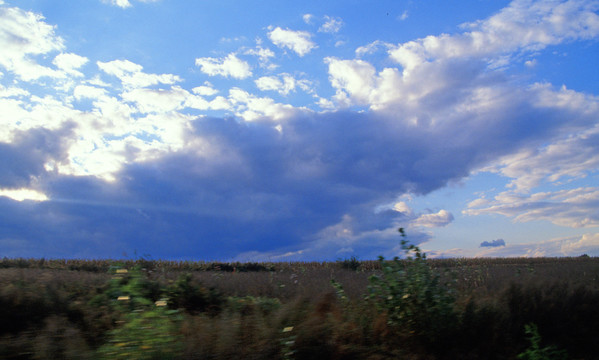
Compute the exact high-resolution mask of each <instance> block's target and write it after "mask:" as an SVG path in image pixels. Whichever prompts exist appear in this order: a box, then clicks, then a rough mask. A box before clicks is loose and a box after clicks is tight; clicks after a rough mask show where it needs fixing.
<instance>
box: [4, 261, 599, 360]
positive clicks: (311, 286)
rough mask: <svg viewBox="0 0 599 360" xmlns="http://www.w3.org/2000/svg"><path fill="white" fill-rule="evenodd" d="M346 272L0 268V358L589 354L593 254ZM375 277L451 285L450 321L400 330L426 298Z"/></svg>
mask: <svg viewBox="0 0 599 360" xmlns="http://www.w3.org/2000/svg"><path fill="white" fill-rule="evenodd" d="M356 262H357V260H356V259H349V261H348V262H345V261H343V260H339V261H336V262H294V263H248V264H243V263H217V262H197V263H194V262H174V261H160V260H145V259H141V260H135V261H133V260H126V261H121V260H117V261H112V260H61V259H7V258H4V259H2V260H0V358H2V359H77V358H89V359H96V358H101V357H105V358H108V357H111V356H112V357H113V358H114V356H116V355H119V356H121V355H122V356H129V358H133V355H127V354H129V353H128V352H127V351H129V350H131V349H134V350H131V351H132V353H136V354H138V353H140V352H141V351H142V350H145V354H149V355H148V356H150V355H151V354H155V355H151V356H154V358H164V357H165V356H170V357H171V358H180V359H231V358H242V359H290V358H293V359H314V358H319V359H395V358H408V359H435V358H438V359H456V358H460V359H481V358H484V359H514V358H516V357H517V355H518V354H523V353H526V351H529V350H530V351H534V349H535V348H532V347H531V340H530V338H531V336H530V330H529V334H527V333H526V329H527V328H526V327H527V326H530V324H535V325H536V326H537V331H538V333H539V334H541V335H542V342H541V343H540V345H539V347H537V348H536V349H537V350H538V351H542V350H543V349H545V348H547V349H563V350H564V351H566V352H567V353H568V354H569V356H570V357H571V358H573V359H592V358H597V355H596V354H599V343H598V342H597V341H596V340H595V339H596V337H597V335H599V333H598V331H599V330H598V329H597V326H596V324H598V323H599V307H597V304H599V259H598V258H589V257H584V258H536V259H528V258H527V259H522V258H521V259H439V260H437V259H426V258H425V257H424V258H422V259H421V260H418V261H414V260H408V259H397V260H390V261H387V260H383V261H359V262H357V263H356ZM414 264H416V265H414ZM385 267H390V268H391V269H390V271H388V270H389V269H387V270H386V269H385ZM410 268H412V270H410ZM116 269H127V270H128V272H127V273H120V275H119V274H117V272H116ZM385 276H387V277H388V278H387V280H388V281H389V282H391V283H392V282H396V283H402V284H403V285H402V286H403V287H401V286H400V287H395V289H403V290H406V289H409V290H406V291H407V292H406V293H402V295H401V297H400V298H403V296H405V295H409V296H408V297H407V298H406V299H409V298H410V297H411V296H413V295H417V294H418V291H420V290H423V291H424V292H423V294H421V295H422V296H423V299H426V296H428V295H427V292H428V294H429V295H433V298H431V299H434V296H437V298H438V296H441V295H443V294H444V292H443V291H445V290H444V289H446V288H445V284H447V283H448V282H450V283H451V289H452V293H451V295H452V299H453V300H451V301H450V302H445V303H444V305H443V306H442V307H443V309H445V310H443V311H447V309H448V308H447V307H446V306H449V305H450V307H451V314H450V315H451V317H452V320H451V321H448V320H447V319H445V320H443V316H440V317H435V316H432V317H429V318H430V319H436V320H434V321H430V322H429V323H428V325H427V327H425V328H419V327H414V326H415V324H414V323H413V322H412V323H410V322H404V319H405V316H406V315H405V314H403V313H402V311H403V310H404V309H405V310H406V311H408V310H409V311H410V314H413V315H410V316H413V318H412V320H414V319H418V318H419V317H420V316H422V314H419V313H418V306H424V307H427V306H431V304H432V305H433V306H434V304H435V302H432V303H428V302H426V301H425V302H422V303H414V304H411V305H410V304H409V303H406V302H405V301H404V302H401V301H400V302H397V303H394V302H392V301H389V302H385V300H384V299H386V297H384V296H383V294H387V297H388V296H389V294H391V293H388V291H387V290H389V289H387V290H383V289H384V286H383V287H382V288H381V287H379V290H377V288H376V286H377V281H376V280H375V281H374V282H373V280H369V278H372V277H374V278H378V279H379V280H381V281H383V280H384V279H385ZM427 279H428V280H427ZM331 280H335V282H336V283H337V284H340V285H341V287H342V289H341V287H338V288H337V289H336V288H335V287H333V286H331ZM419 281H420V282H422V281H424V282H425V283H426V284H428V285H426V284H424V285H426V286H424V285H422V286H421V285H418V284H417V283H418V282H419ZM427 281H428V282H427ZM410 283H411V285H410ZM378 285H380V282H379V283H378ZM396 285H397V284H396ZM418 286H421V287H420V288H418ZM340 289H341V290H342V295H343V296H342V297H339V296H338V294H337V292H338V291H339V290H340ZM369 289H370V290H369ZM419 289H420V290H419ZM427 289H428V290H427ZM403 290H402V291H403ZM393 291H396V290H393ZM439 291H441V292H439ZM398 294H399V292H397V293H394V294H392V295H393V296H396V295H398ZM119 297H123V298H124V297H128V300H118V298H119ZM366 298H368V299H366ZM406 299H403V300H406ZM159 301H166V306H165V307H158V306H157V305H156V304H157V303H159ZM160 304H161V303H160ZM410 306H412V308H411V309H410ZM396 307H399V308H398V309H399V310H395V308H396ZM167 311H171V313H167ZM426 321H429V320H426ZM441 322H442V323H443V324H441ZM416 325H418V326H421V325H422V324H416ZM437 325H443V326H442V327H438V326H437ZM284 330H286V331H284ZM151 339H154V341H150V340H151ZM122 344H125V345H122ZM147 347H150V348H147ZM151 348H155V349H156V350H155V351H154V352H152V351H149V350H150V349H151ZM135 349H137V350H135ZM160 349H162V350H160ZM165 349H166V350H165ZM168 349H173V352H170V353H168V354H167V353H165V351H167V350H168ZM169 351H170V350H169ZM123 354H125V355H123ZM151 356H150V357H151Z"/></svg>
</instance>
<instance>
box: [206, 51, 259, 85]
mask: <svg viewBox="0 0 599 360" xmlns="http://www.w3.org/2000/svg"><path fill="white" fill-rule="evenodd" d="M196 66H199V67H200V70H201V71H202V72H203V73H205V74H208V75H210V76H216V75H221V76H224V77H232V78H235V79H245V78H248V77H250V76H252V71H251V69H250V65H249V64H248V63H247V62H246V61H243V60H241V59H239V58H238V57H237V55H235V54H229V55H227V56H226V57H225V58H221V59H217V58H211V57H204V58H197V59H196Z"/></svg>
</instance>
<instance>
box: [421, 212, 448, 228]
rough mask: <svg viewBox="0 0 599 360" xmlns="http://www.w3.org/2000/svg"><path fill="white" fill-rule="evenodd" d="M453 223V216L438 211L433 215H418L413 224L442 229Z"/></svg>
mask: <svg viewBox="0 0 599 360" xmlns="http://www.w3.org/2000/svg"><path fill="white" fill-rule="evenodd" d="M452 221H453V215H452V214H451V213H450V212H449V211H447V210H439V212H437V213H434V214H424V215H420V216H419V217H418V218H417V219H416V220H415V221H414V222H413V225H415V226H424V227H443V226H447V225H449V224H450V223H451V222H452Z"/></svg>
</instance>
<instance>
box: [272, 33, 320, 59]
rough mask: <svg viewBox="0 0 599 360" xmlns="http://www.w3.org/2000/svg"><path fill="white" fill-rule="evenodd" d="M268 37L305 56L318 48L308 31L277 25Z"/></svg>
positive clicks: (280, 45)
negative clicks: (283, 27)
mask: <svg viewBox="0 0 599 360" xmlns="http://www.w3.org/2000/svg"><path fill="white" fill-rule="evenodd" d="M268 38H269V39H270V41H272V43H273V44H275V45H276V46H278V47H280V48H287V49H290V50H293V51H295V52H296V53H297V54H298V55H299V56H304V55H306V54H308V53H309V52H310V51H312V49H315V48H316V44H315V43H314V42H313V41H312V40H311V35H310V33H309V32H307V31H294V30H289V29H282V28H280V27H276V28H274V29H273V30H271V31H270V32H269V33H268Z"/></svg>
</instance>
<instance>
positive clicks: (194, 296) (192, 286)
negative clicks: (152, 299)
mask: <svg viewBox="0 0 599 360" xmlns="http://www.w3.org/2000/svg"><path fill="white" fill-rule="evenodd" d="M167 295H168V299H169V301H168V306H169V308H171V309H184V310H185V311H187V312H189V313H192V314H195V313H198V312H208V313H210V314H212V315H216V314H218V313H219V312H220V311H221V308H222V305H223V304H224V303H225V301H226V299H225V297H224V296H222V295H221V293H220V292H219V291H218V290H216V289H214V288H209V289H207V288H205V287H204V286H202V285H201V284H199V283H197V282H195V281H193V278H192V276H191V274H189V273H186V274H182V275H180V276H179V278H178V279H177V281H176V282H175V283H174V284H173V285H171V286H170V287H169V288H168V289H167Z"/></svg>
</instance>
